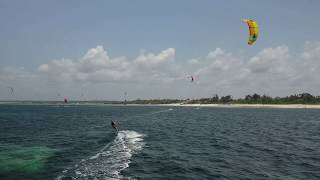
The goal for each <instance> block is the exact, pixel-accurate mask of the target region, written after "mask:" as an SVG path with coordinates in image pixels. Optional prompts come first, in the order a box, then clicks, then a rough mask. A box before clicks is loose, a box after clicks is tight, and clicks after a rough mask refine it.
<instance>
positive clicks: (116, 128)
mask: <svg viewBox="0 0 320 180" xmlns="http://www.w3.org/2000/svg"><path fill="white" fill-rule="evenodd" d="M111 126H112V127H113V129H115V130H116V132H118V131H119V130H118V127H117V125H116V123H115V122H114V121H111Z"/></svg>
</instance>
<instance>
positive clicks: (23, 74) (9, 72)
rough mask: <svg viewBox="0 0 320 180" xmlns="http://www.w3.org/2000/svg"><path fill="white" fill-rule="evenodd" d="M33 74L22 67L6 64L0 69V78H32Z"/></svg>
mask: <svg viewBox="0 0 320 180" xmlns="http://www.w3.org/2000/svg"><path fill="white" fill-rule="evenodd" d="M34 77H35V74H32V73H30V72H27V71H26V70H25V68H24V67H13V66H7V67H3V68H1V69H0V80H16V79H30V78H34Z"/></svg>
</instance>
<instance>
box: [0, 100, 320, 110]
mask: <svg viewBox="0 0 320 180" xmlns="http://www.w3.org/2000/svg"><path fill="white" fill-rule="evenodd" d="M0 105H54V106H83V105H87V106H92V105H94V106H96V105H102V106H163V107H196V108H199V107H215V108H276V109H320V104H180V103H173V104H126V105H123V104H111V103H110V104H104V103H90V102H86V103H81V102H80V103H79V102H78V103H72V102H71V103H68V104H64V103H45V102H44V103H37V102H33V103H30V102H23V103H21V102H9V101H7V102H0Z"/></svg>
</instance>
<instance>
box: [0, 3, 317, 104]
mask: <svg viewBox="0 0 320 180" xmlns="http://www.w3.org/2000/svg"><path fill="white" fill-rule="evenodd" d="M319 7H320V1H316V0H314V1H311V0H310V1H309V0H306V1H298V0H290V1H289V0H287V1H275V0H274V1H253V0H252V1H236V0H233V1H231V0H230V1H213V0H202V1H195V0H184V1H182V0H181V1H172V0H163V1H147V0H141V1H121V0H120V1H75V0H74V1H40V0H32V1H16V0H3V1H0V23H1V30H0V66H1V67H3V68H4V67H23V68H24V71H28V73H35V72H36V71H37V68H38V67H39V66H40V65H42V64H48V63H49V64H50V62H51V61H52V60H54V59H56V60H57V59H63V58H68V59H73V60H77V59H79V58H81V57H83V56H84V55H85V54H86V53H87V51H88V50H89V49H91V48H95V47H97V46H103V48H104V50H105V51H107V53H108V55H109V56H110V57H120V56H125V57H126V58H127V61H128V62H131V61H134V59H135V58H136V57H137V56H139V54H140V53H141V52H148V53H154V54H158V53H160V52H161V51H163V50H165V49H168V48H174V50H175V55H174V59H175V61H176V62H177V63H178V64H179V63H180V64H183V63H186V62H188V61H189V60H190V59H193V58H204V57H206V56H207V55H208V53H209V52H211V51H214V50H215V49H216V48H221V49H223V50H224V52H230V53H232V54H233V56H239V57H242V58H244V59H250V58H252V57H253V56H255V55H257V54H258V53H259V52H261V51H263V49H265V48H275V47H277V46H282V45H284V46H287V47H289V49H290V50H289V51H290V53H291V54H290V57H291V56H294V55H295V54H299V53H300V51H301V50H302V49H303V48H304V46H305V43H306V42H307V41H311V42H317V41H319V33H318V32H320V21H319V17H320V11H319ZM243 18H252V19H255V20H257V21H258V23H259V26H260V33H261V36H260V37H259V39H258V41H257V42H256V44H255V45H254V46H251V47H249V46H248V45H247V44H246V41H247V28H246V26H245V24H243V23H242V22H241V20H242V19H243ZM297 56H299V55H297ZM289 63H290V60H289ZM2 79H4V78H2ZM1 83H2V84H6V83H7V82H5V80H2V82H1ZM116 83H117V82H116ZM120 84H122V85H125V86H126V85H127V84H126V83H124V82H121V83H120ZM132 88H133V87H132ZM213 89H214V88H213ZM308 90H309V89H308V88H306V91H308ZM115 91H116V90H115ZM137 91H138V90H137ZM311 91H312V89H311ZM230 93H233V92H230ZM270 94H275V95H277V94H283V93H282V91H281V92H280V91H279V92H276V91H275V92H273V91H272V92H270ZM205 95H208V93H204V94H203V96H205ZM239 95H241V94H239ZM44 96H45V95H44ZM139 96H140V95H139V93H137V94H136V97H139ZM163 96H164V97H167V96H168V97H170V95H167V94H164V95H163ZM186 96H190V95H188V93H187V94H186ZM112 97H113V96H112ZM150 97H152V95H150ZM26 98H27V95H26Z"/></svg>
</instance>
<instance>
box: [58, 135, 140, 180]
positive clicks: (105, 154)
mask: <svg viewBox="0 0 320 180" xmlns="http://www.w3.org/2000/svg"><path fill="white" fill-rule="evenodd" d="M143 137H144V135H143V134H139V133H137V132H135V131H119V133H118V135H117V136H116V138H115V139H114V141H112V142H111V143H109V144H107V145H106V146H105V147H104V148H102V149H101V150H100V152H99V153H97V154H95V155H94V156H92V157H90V158H88V159H86V160H82V161H81V162H80V163H79V164H77V165H75V167H74V168H72V169H70V170H65V171H63V173H62V175H60V176H59V177H58V178H57V180H63V179H83V180H86V179H90V180H91V179H99V180H100V179H121V178H122V176H121V175H120V172H121V171H122V170H124V169H126V168H127V167H129V164H130V162H131V157H132V156H133V155H134V154H137V153H139V152H140V151H141V150H142V148H143V147H144V145H145V143H144V141H143Z"/></svg>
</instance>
